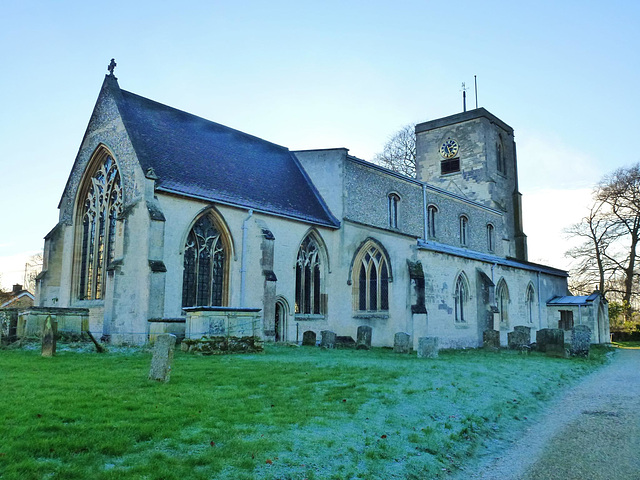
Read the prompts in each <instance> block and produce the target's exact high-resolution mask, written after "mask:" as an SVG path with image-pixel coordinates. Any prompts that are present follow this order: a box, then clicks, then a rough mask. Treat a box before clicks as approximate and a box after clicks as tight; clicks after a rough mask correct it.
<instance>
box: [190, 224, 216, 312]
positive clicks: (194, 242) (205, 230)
mask: <svg viewBox="0 0 640 480" xmlns="http://www.w3.org/2000/svg"><path fill="white" fill-rule="evenodd" d="M226 259H227V248H226V247H225V242H224V241H223V239H222V237H221V234H220V230H219V228H218V227H217V226H216V224H215V222H214V220H213V218H212V217H211V215H203V216H201V217H200V218H199V219H198V221H196V223H195V225H194V226H193V228H192V229H191V231H190V232H189V235H188V236H187V241H186V244H185V246H184V272H183V275H182V306H183V307H195V306H199V307H202V306H222V305H223V302H224V292H225V288H224V287H225V285H224V282H225V278H226V276H225V269H226Z"/></svg>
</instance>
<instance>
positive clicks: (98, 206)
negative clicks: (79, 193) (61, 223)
mask: <svg viewBox="0 0 640 480" xmlns="http://www.w3.org/2000/svg"><path fill="white" fill-rule="evenodd" d="M122 207H123V200H122V185H121V181H120V172H119V171H118V166H117V164H116V162H115V160H114V159H113V157H112V156H111V155H108V154H107V155H105V157H104V160H103V161H102V162H100V164H99V166H98V168H97V169H96V172H95V173H94V174H93V176H92V177H90V179H89V180H88V181H87V182H86V184H85V193H84V201H83V202H82V209H81V216H80V220H81V222H80V224H79V227H80V228H81V232H82V234H81V246H80V268H79V277H78V278H79V286H78V297H79V298H80V299H82V300H99V299H102V298H103V297H104V283H105V274H106V270H107V267H108V264H109V263H110V262H112V261H113V260H114V254H115V243H116V220H117V219H118V217H119V216H120V215H122Z"/></svg>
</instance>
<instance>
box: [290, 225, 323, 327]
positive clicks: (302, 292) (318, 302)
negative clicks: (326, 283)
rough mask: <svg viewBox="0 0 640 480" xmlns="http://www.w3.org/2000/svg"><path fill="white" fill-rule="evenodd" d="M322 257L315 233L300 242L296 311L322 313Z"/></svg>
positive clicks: (309, 313)
mask: <svg viewBox="0 0 640 480" xmlns="http://www.w3.org/2000/svg"><path fill="white" fill-rule="evenodd" d="M322 277H323V275H322V259H321V255H320V246H319V244H318V241H317V239H316V238H315V237H314V235H312V234H309V235H307V236H306V237H305V239H304V240H303V241H302V243H301V244H300V248H299V249H298V257H297V259H296V303H295V313H297V314H307V315H321V314H322V313H323V306H322V291H323V289H322Z"/></svg>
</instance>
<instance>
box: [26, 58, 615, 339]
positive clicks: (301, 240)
mask: <svg viewBox="0 0 640 480" xmlns="http://www.w3.org/2000/svg"><path fill="white" fill-rule="evenodd" d="M415 134H416V154H417V158H416V164H417V178H409V177H406V176H403V175H400V174H397V173H394V172H392V171H389V170H387V169H385V168H382V167H380V166H378V165H375V164H372V163H369V162H366V161H364V160H361V159H359V158H356V157H354V156H352V155H350V154H349V152H348V150H347V149H344V148H336V149H322V150H305V151H290V150H288V149H287V148H285V147H282V146H279V145H275V144H273V143H270V142H268V141H265V140H262V139H260V138H257V137H254V136H252V135H249V134H246V133H243V132H240V131H238V130H234V129H232V128H228V127H225V126H223V125H220V124H217V123H214V122H211V121H209V120H205V119H203V118H200V117H197V116H194V115H191V114H189V113H186V112H184V111H181V110H177V109H175V108H171V107H168V106H166V105H163V104H160V103H157V102H155V101H152V100H150V99H147V98H144V97H141V96H139V95H136V94H134V93H131V92H128V91H125V90H122V89H121V88H120V86H119V84H118V81H117V79H116V77H115V76H114V75H113V71H111V73H110V74H108V75H107V76H106V78H105V80H104V83H103V85H102V89H101V91H100V94H99V96H98V100H97V102H96V105H95V108H94V110H93V114H92V115H91V119H90V121H89V125H88V127H87V130H86V132H85V135H84V138H83V139H82V142H81V145H80V149H79V152H78V155H77V157H76V159H75V162H74V163H73V166H72V168H71V173H70V175H69V179H68V181H67V184H66V186H65V188H64V192H63V194H62V198H61V200H60V204H59V206H58V208H59V210H60V214H59V222H58V224H57V225H56V226H55V227H54V228H53V230H51V231H50V232H49V233H48V234H47V236H46V237H45V248H44V269H43V272H42V274H41V275H40V276H39V277H38V289H37V297H36V305H38V306H39V307H55V309H60V310H59V311H60V312H62V311H63V309H69V311H80V310H81V311H84V312H87V317H88V324H89V329H90V331H91V332H92V333H93V334H94V335H95V336H97V337H102V338H103V339H104V340H105V341H111V342H114V343H134V344H141V343H145V342H147V341H149V340H150V338H152V336H153V335H154V334H155V333H158V332H163V331H170V332H174V333H177V334H178V335H187V336H188V337H197V336H200V335H203V334H215V333H216V332H217V333H220V332H224V331H227V332H228V331H229V329H232V328H236V329H237V331H238V332H244V333H246V331H247V330H246V329H245V330H243V327H242V322H248V323H249V324H250V328H249V332H253V333H254V334H257V335H259V336H261V337H262V338H263V339H265V340H267V341H276V342H280V341H282V342H299V341H301V340H302V334H303V332H306V331H309V330H311V331H314V332H316V333H318V334H319V333H320V332H321V331H323V330H330V331H333V332H336V333H337V335H341V336H351V337H353V338H355V337H356V331H357V329H358V327H359V326H361V325H367V326H370V327H372V332H373V333H372V343H373V345H376V346H391V345H393V341H394V335H395V334H396V333H397V332H406V333H408V334H409V335H410V336H411V338H412V339H413V342H414V343H417V339H418V338H419V337H424V336H431V337H438V339H439V343H440V346H441V347H450V348H462V347H477V346H480V345H482V340H483V332H484V331H485V330H495V331H499V332H500V338H501V342H502V343H503V344H506V342H507V333H508V332H511V331H513V329H514V327H516V326H527V327H530V329H531V335H532V341H535V332H536V330H539V329H542V328H564V329H565V330H570V328H571V327H573V326H574V324H575V325H578V324H580V323H584V324H586V325H588V326H589V327H590V329H591V332H592V342H593V343H604V342H608V340H609V322H608V313H607V309H606V301H605V300H604V299H603V298H602V296H601V295H600V294H599V293H597V292H596V294H594V295H593V296H591V297H589V299H588V301H587V299H585V298H582V297H571V295H570V292H569V291H568V288H567V277H568V274H567V272H565V271H563V270H558V269H555V268H552V267H548V266H544V265H538V264H534V263H530V262H528V261H527V238H526V236H525V234H524V232H523V221H522V220H523V219H522V207H521V194H520V192H519V191H518V174H517V162H516V147H515V141H514V133H513V129H512V128H511V127H510V126H509V125H507V124H506V123H504V122H503V121H502V120H500V119H498V118H497V117H495V116H494V115H492V114H491V113H489V112H488V111H487V110H485V109H484V108H478V109H474V110H470V111H466V112H462V113H458V114H455V115H452V116H449V117H445V118H440V119H437V120H432V121H428V122H425V123H421V124H418V125H417V126H416V129H415ZM580 305H582V307H580ZM580 308H582V310H580ZM78 309H80V310H78ZM587 309H589V310H588V313H587ZM574 311H575V312H574ZM574 313H575V314H574ZM244 333H243V334H244Z"/></svg>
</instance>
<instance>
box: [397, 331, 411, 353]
mask: <svg viewBox="0 0 640 480" xmlns="http://www.w3.org/2000/svg"><path fill="white" fill-rule="evenodd" d="M393 351H394V352H395V353H411V335H409V334H408V333H405V332H398V333H396V334H395V335H394V336H393Z"/></svg>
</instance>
